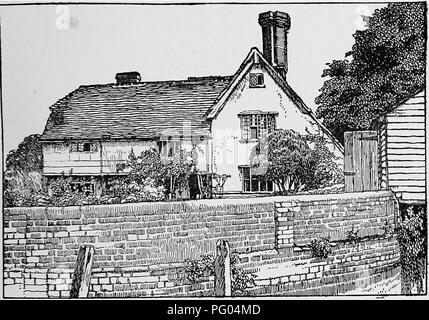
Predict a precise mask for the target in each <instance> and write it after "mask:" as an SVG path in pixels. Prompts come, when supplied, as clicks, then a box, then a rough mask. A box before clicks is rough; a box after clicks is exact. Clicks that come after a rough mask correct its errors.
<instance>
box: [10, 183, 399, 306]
mask: <svg viewBox="0 0 429 320" xmlns="http://www.w3.org/2000/svg"><path fill="white" fill-rule="evenodd" d="M312 201H313V202H314V203H316V204H314V205H313V207H311V206H312V205H311V202H312ZM392 203H394V198H393V196H392V195H391V194H390V193H389V192H383V191H380V192H371V193H369V192H366V193H350V194H339V195H317V196H315V195H313V196H294V197H266V198H247V199H214V200H199V201H187V202H169V203H137V204H123V205H110V206H109V205H101V206H82V207H65V208H7V209H5V210H4V224H5V225H4V227H5V229H4V230H5V233H4V289H5V297H13V296H23V295H25V297H52V298H59V297H68V296H69V291H70V286H71V281H72V275H73V268H74V264H75V261H76V257H77V252H78V249H79V247H80V245H82V244H92V245H94V246H95V255H94V266H93V270H92V279H91V287H90V294H89V295H90V296H91V297H137V296H164V295H211V294H212V290H213V279H211V278H207V279H204V281H203V282H202V283H199V284H190V283H189V281H188V280H187V277H186V273H185V269H184V260H185V259H199V258H201V256H202V255H205V254H214V252H215V244H216V241H217V240H218V239H226V240H228V241H229V242H230V246H231V249H232V250H233V251H235V252H238V253H239V255H240V257H241V262H240V267H241V268H244V270H245V271H246V272H256V273H258V274H259V278H260V279H261V280H264V276H265V275H264V268H266V267H267V265H270V266H271V265H274V264H276V263H277V264H278V263H280V264H286V265H287V264H288V263H290V261H300V260H302V259H303V260H305V263H306V264H312V263H314V261H312V260H311V258H309V257H308V252H306V251H300V249H299V248H297V247H293V246H290V245H285V243H284V239H288V237H289V238H290V235H291V234H292V236H293V238H292V239H293V240H292V241H293V242H292V243H294V242H295V241H296V240H295V236H296V235H300V234H301V233H300V232H301V228H306V226H308V227H307V228H308V230H313V231H311V232H314V236H320V235H323V234H325V231H320V232H318V231H317V230H325V229H329V228H330V229H329V232H332V231H335V228H337V227H338V226H334V225H329V224H330V223H335V221H334V220H335V219H338V220H339V221H342V220H344V221H348V222H347V223H344V225H341V223H340V228H341V230H342V231H341V232H342V233H343V234H344V231H346V229H347V228H348V227H349V226H351V225H353V224H356V225H360V226H361V227H366V223H367V221H372V220H371V219H377V223H378V224H377V226H376V227H377V228H378V227H380V226H381V222H382V221H384V220H383V219H385V218H387V219H388V220H389V221H393V220H394V219H395V215H396V211H395V209H392V210H390V209H388V208H394V206H393V205H392ZM321 205H322V206H321ZM354 207H356V208H360V210H357V211H353V210H352V208H354ZM283 208H285V210H283ZM318 208H323V209H322V210H323V212H318V211H317V210H318ZM345 208H347V212H348V213H350V216H353V219H347V220H345V219H344V212H345ZM374 208H376V209H377V208H378V209H377V210H375V211H374ZM383 208H384V211H383ZM301 210H308V213H307V218H306V219H305V218H304V216H303V215H301V213H302V211H301ZM312 210H313V211H312ZM291 211H292V212H293V214H294V216H293V217H294V219H293V220H291V219H290V216H289V214H290V212H291ZM353 212H354V213H353ZM322 214H324V215H328V217H321V216H319V215H322ZM383 215H384V216H383ZM346 216H347V217H349V216H348V215H346ZM341 217H343V218H341ZM323 219H328V220H329V219H331V220H332V219H334V220H332V221H330V220H329V221H328V220H327V221H325V222H324V221H323ZM295 220H296V221H295ZM310 221H311V223H310ZM296 222H298V223H296ZM304 222H305V223H304ZM317 224H319V225H322V227H318V228H316V227H315V226H316V225H317ZM291 226H292V228H291ZM310 226H311V227H310ZM323 227H325V229H324V228H323ZM346 227H347V228H346ZM371 227H374V226H371ZM308 230H307V231H306V233H304V234H306V235H307V238H303V237H297V238H296V239H300V240H302V239H308V240H310V238H312V237H310V236H308ZM314 230H316V231H317V232H316V231H314ZM375 230H376V228H375V229H374V230H373V231H371V234H378V233H379V231H375ZM377 230H378V229H377ZM291 231H292V232H291ZM341 232H337V234H341ZM392 241H393V240H392ZM392 243H393V244H392V245H393V246H395V243H396V242H395V241H393V242H392ZM286 244H289V243H286ZM374 245H376V244H374ZM395 248H396V247H395ZM374 250H375V249H374ZM377 250H379V251H377V252H379V253H380V252H381V253H382V254H383V252H384V251H386V252H388V250H390V249H389V246H382V247H381V248H379V249H377ZM380 250H381V251H380ZM395 250H396V251H395ZM397 251H398V250H397V248H396V249H394V253H393V254H390V253H389V255H386V256H383V261H384V260H385V261H388V262H389V263H390V262H392V264H395V263H397V260H398V256H397V255H398V254H397ZM389 252H390V251H389ZM350 254H351V255H352V256H351V257H348V258H347V259H355V258H353V257H354V256H355V255H356V256H359V255H360V253H359V252H352V253H350ZM335 255H336V254H335ZM339 255H341V253H339ZM373 258H374V257H373ZM375 259H376V257H375ZM334 261H336V260H334ZM353 261H354V260H353ZM363 261H365V262H364V264H365V265H366V264H368V263H371V262H370V261H369V260H368V261H367V260H363ZM347 262H348V261H347ZM302 263H303V262H302ZM389 266H390V264H389ZM309 270H310V269H309ZM374 270H377V269H374ZM344 272H348V271H347V270H345V271H344ZM310 273H311V272H310ZM375 275H376V273H375ZM281 277H282V276H281ZM310 277H311V275H310ZM283 279H287V278H283ZM293 279H295V277H294V278H293ZM290 281H295V280H292V278H290V279H289V280H288V281H287V282H290ZM263 283H264V282H263ZM264 285H266V283H265V284H264ZM260 286H261V284H258V287H260ZM255 290H257V289H253V291H249V294H251V292H253V293H255V292H257V293H259V294H263V292H264V291H263V290H262V289H261V290H262V291H255ZM267 290H268V289H267ZM285 290H286V289H285ZM267 292H268V291H267ZM270 292H271V291H270ZM272 292H273V294H275V292H274V291H272Z"/></svg>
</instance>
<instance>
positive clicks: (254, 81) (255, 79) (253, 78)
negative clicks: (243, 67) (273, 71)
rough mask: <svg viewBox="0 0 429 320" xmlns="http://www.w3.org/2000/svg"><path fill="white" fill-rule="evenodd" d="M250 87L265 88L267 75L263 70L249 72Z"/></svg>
mask: <svg viewBox="0 0 429 320" xmlns="http://www.w3.org/2000/svg"><path fill="white" fill-rule="evenodd" d="M260 80H262V81H260ZM249 88H265V77H264V74H263V73H262V72H250V73H249Z"/></svg>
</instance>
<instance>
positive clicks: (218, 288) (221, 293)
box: [214, 240, 231, 297]
mask: <svg viewBox="0 0 429 320" xmlns="http://www.w3.org/2000/svg"><path fill="white" fill-rule="evenodd" d="M214 271H215V286H214V294H215V296H217V297H230V296H231V257H230V249H229V243H228V241H226V240H218V241H217V242H216V260H215V265H214Z"/></svg>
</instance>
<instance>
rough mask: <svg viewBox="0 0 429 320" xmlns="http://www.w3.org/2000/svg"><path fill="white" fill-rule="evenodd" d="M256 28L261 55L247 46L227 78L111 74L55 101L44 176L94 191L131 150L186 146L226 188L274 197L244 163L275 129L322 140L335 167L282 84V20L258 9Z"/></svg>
mask: <svg viewBox="0 0 429 320" xmlns="http://www.w3.org/2000/svg"><path fill="white" fill-rule="evenodd" d="M259 24H260V25H261V27H262V36H263V37H262V38H263V53H261V52H260V51H259V50H258V49H257V48H252V49H251V50H250V52H248V54H247V56H246V57H245V59H244V61H243V62H242V64H241V65H240V67H239V68H238V70H237V71H236V72H235V74H234V75H232V76H209V77H189V78H188V79H187V80H181V81H156V82H144V81H141V76H140V74H139V73H138V72H127V73H118V74H117V75H116V83H109V84H101V85H100V84H97V85H83V86H80V87H79V88H78V89H76V90H75V91H73V92H71V93H70V94H68V95H67V96H66V97H64V98H62V99H60V100H59V101H58V102H57V103H55V104H54V105H53V106H52V107H51V108H50V109H51V114H50V117H49V119H48V122H47V124H46V128H45V130H44V133H43V135H42V142H43V159H44V166H43V174H44V175H45V176H46V177H48V178H55V177H58V176H61V175H65V176H71V177H86V178H87V179H88V188H92V189H95V190H98V191H100V192H101V190H102V189H103V187H104V186H105V184H106V183H108V181H109V179H112V178H114V177H117V176H118V175H121V174H124V173H123V172H119V171H118V166H117V164H119V163H123V162H124V161H126V160H127V158H128V155H129V154H130V152H131V150H133V152H134V153H135V154H136V155H138V154H140V153H141V152H142V151H143V150H145V149H149V148H156V149H157V150H159V152H160V153H161V154H164V155H166V156H172V155H174V153H175V152H177V151H178V150H180V149H184V150H191V149H194V150H196V153H197V158H198V170H199V171H200V172H201V173H203V174H209V177H212V176H210V174H218V175H224V176H228V177H229V178H228V179H227V180H226V182H225V185H224V190H225V192H267V191H273V189H274V186H273V183H271V182H269V181H268V182H267V181H264V180H262V179H261V178H260V175H258V173H257V171H255V170H252V168H251V165H250V164H251V162H250V157H251V155H252V153H254V152H255V148H256V146H257V144H258V142H259V141H260V140H261V139H262V138H264V137H266V136H267V135H268V134H269V133H271V132H272V131H274V130H275V129H277V128H284V129H293V130H295V131H297V132H299V133H302V134H305V133H312V134H318V135H321V136H324V137H325V138H327V140H328V142H329V147H330V148H331V150H332V151H333V152H334V153H335V155H336V156H337V157H338V162H339V163H342V161H343V160H342V159H343V149H342V146H341V145H340V144H339V143H338V142H337V141H336V139H335V138H334V137H333V135H332V134H331V133H330V132H329V131H328V130H327V129H326V128H325V127H324V126H323V125H322V124H321V123H320V122H319V121H318V120H317V119H316V117H315V116H314V114H313V112H312V110H311V109H310V108H308V107H307V106H306V105H305V103H304V102H303V100H302V99H301V98H300V97H299V96H298V94H297V93H296V92H295V91H294V90H293V89H292V88H291V87H290V86H289V84H288V82H287V80H286V77H287V71H288V61H287V50H288V48H287V34H288V31H289V29H290V17H289V15H288V14H287V13H283V12H278V11H276V12H271V11H270V12H265V13H262V14H260V15H259Z"/></svg>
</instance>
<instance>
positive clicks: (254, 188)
mask: <svg viewBox="0 0 429 320" xmlns="http://www.w3.org/2000/svg"><path fill="white" fill-rule="evenodd" d="M252 191H259V179H257V178H252Z"/></svg>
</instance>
